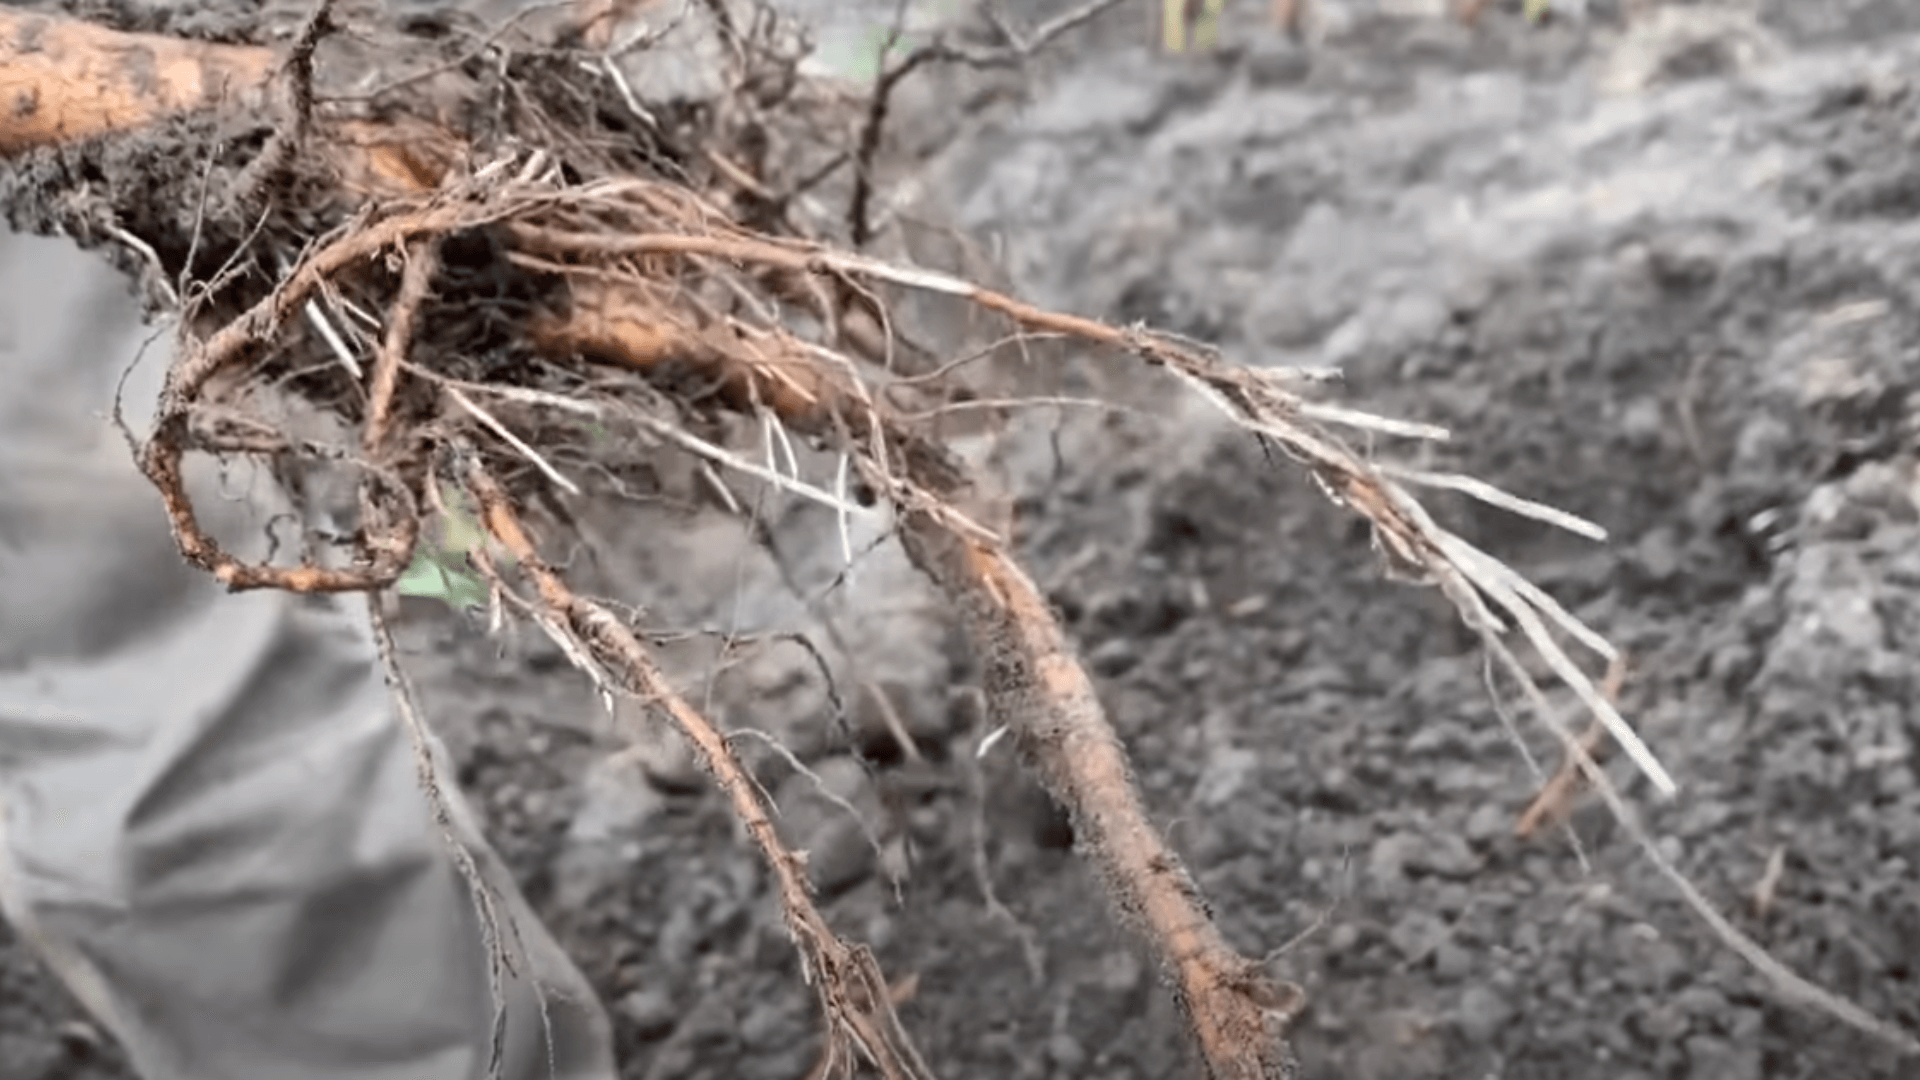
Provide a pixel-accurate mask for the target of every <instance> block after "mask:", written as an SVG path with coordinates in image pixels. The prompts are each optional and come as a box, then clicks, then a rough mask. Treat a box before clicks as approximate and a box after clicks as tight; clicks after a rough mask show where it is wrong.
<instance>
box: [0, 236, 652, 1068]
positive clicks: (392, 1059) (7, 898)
mask: <svg viewBox="0 0 1920 1080" xmlns="http://www.w3.org/2000/svg"><path fill="white" fill-rule="evenodd" d="M153 333H154V331H153V330H152V329H149V328H145V327H143V326H141V324H140V322H139V320H138V317H137V311H136V307H135V304H134V301H133V298H132V296H131V295H130V292H129V287H128V283H127V282H125V281H124V280H123V279H121V278H120V277H119V276H118V275H116V274H114V273H112V272H111V271H110V270H109V269H108V268H107V266H106V264H105V263H104V261H102V260H101V259H100V258H99V257H98V256H92V255H87V254H85V253H82V252H81V251H79V250H78V249H77V248H75V247H74V246H73V245H71V244H69V243H64V242H60V241H55V240H45V239H35V238H26V237H19V236H13V235H10V234H5V233H0V910H4V912H5V914H6V917H7V919H8V921H9V922H10V923H11V924H13V926H14V927H15V928H16V930H17V931H18V932H19V933H20V934H21V935H22V936H23V937H24V938H25V939H27V940H28V941H30V942H32V943H33V945H34V947H35V948H36V949H38V951H39V952H40V954H41V955H42V956H43V957H44V958H45V959H46V961H47V962H48V964H49V966H50V967H51V968H52V969H53V970H54V971H55V972H57V973H58V975H59V976H60V978H61V979H62V980H63V981H64V982H65V983H66V984H67V985H68V986H69V987H71V988H72V989H73V991H74V993H75V995H76V996H77V997H78V998H79V999H80V1000H81V1001H82V1002H83V1003H84V1004H85V1005H86V1007H87V1008H88V1009H89V1010H90V1011H91V1012H92V1013H94V1015H95V1016H96V1017H97V1018H98V1020H99V1021H100V1023H101V1024H102V1025H103V1026H105V1027H106V1028H107V1029H108V1030H110V1031H111V1032H112V1033H113V1034H114V1036H115V1037H116V1038H117V1039H119V1040H120V1042H121V1043H122V1044H123V1045H124V1046H125V1047H126V1049H127V1052H128V1054H129V1056H130V1057H131V1059H132V1061H133V1063H134V1065H135V1068H137V1069H138V1070H139V1071H140V1073H141V1075H142V1076H143V1077H145V1078H147V1080H321V1078H325V1080H475V1078H478V1077H482V1076H485V1075H486V1068H487V1058H488V1048H489V1045H490V1036H491V1030H492V1016H493V1009H492V1002H491V994H490V992H489V976H488V965H487V956H486V952H485V950H484V949H483V948H482V942H481V934H480V930H479V926H480V923H479V919H478V917H477V916H476V914H475V911H474V906H473V903H472V899H471V896H470V894H469V890H468V888H467V886H466V884H465V883H464V881H463V880H462V878H461V877H460V875H459V873H458V872H457V870H456V868H455V865H454V863H453V860H452V858H451V856H450V855H449V853H448V851H447V850H446V847H445V845H444V844H443V842H442V839H441V836H440V832H439V828H438V826H437V825H436V824H435V823H434V821H433V819H432V817H431V814H430V811H429V808H428V805H427V803H426V800H425V797H424V796H423V795H422V794H421V791H420V788H419V786H418V783H417V781H416V777H415V759H414V753H413V750H412V744H411V741H410V739H409V738H408V736H407V733H406V730H405V728H404V727H403V725H402V724H401V723H400V721H399V719H398V717H397V716H396V715H395V712H394V709H393V707H392V703H391V699H390V697H389V693H388V691H387V689H386V687H385V685H384V680H383V677H382V673H381V668H380V665H379V663H378V659H377V654H376V653H375V652H374V649H373V644H372V641H371V638H370V635H369V634H368V632H367V630H366V627H365V623H364V615H363V614H362V613H361V612H360V610H359V609H358V607H357V600H353V599H346V600H340V599H329V600H323V601H316V600H311V599H301V598H295V597H290V596H287V595H283V594H279V593H270V592H261V593H251V594H242V595H227V594H226V593H225V592H224V591H223V590H221V589H220V588H219V587H218V586H217V585H215V584H214V583H213V582H212V581H211V580H210V579H208V578H206V577H205V575H203V574H200V573H199V572H198V571H195V570H192V569H190V568H188V567H187V566H186V565H185V564H184V563H183V562H182V560H181V559H180V557H179V556H178V554H177V553H176V552H175V550H174V548H173V544H172V540H171V538H170V537H169V536H168V533H167V529H166V522H165V518H164V516H163V514H162V512H161V507H160V503H159V498H158V496H157V495H156V494H155V493H154V491H153V490H152V489H151V488H150V487H149V486H148V485H147V483H146V481H145V480H144V479H143V478H142V477H140V476H139V474H138V473H137V472H136V471H135V470H134V468H133V466H132V464H131V456H130V452H129V450H128V447H127V445H126V443H125V442H124V441H123V440H122V438H121V437H120V435H119V433H118V432H117V431H116V430H115V428H114V427H113V425H112V424H111V422H110V421H109V419H108V415H109V410H110V408H111V404H112V401H113V396H114V389H115V383H116V380H117V379H118V378H119V376H120V374H121V372H122V371H123V370H124V369H125V368H126V367H127V364H128V362H129V361H130V360H131V359H132V358H133V357H134V355H135V354H136V353H138V352H139V351H140V348H141V345H142V342H143V341H145V340H146V339H147V338H149V337H151V336H152V335H153ZM167 341H168V335H166V334H162V335H161V337H160V340H159V341H156V342H155V343H154V344H153V346H152V347H151V348H150V349H149V350H148V353H149V355H147V356H146V358H145V360H144V362H143V363H142V364H140V365H139V366H138V367H137V368H135V369H134V370H135V374H134V375H133V377H131V378H130V379H129V380H128V384H127V391H126V394H127V400H128V403H129V406H130V410H131V412H132V414H133V415H134V416H135V417H136V418H137V417H140V416H142V415H146V416H150V415H151V409H152V402H153V400H154V397H155V395H156V393H157V389H158V385H159V380H160V376H161V373H162V371H163V369H164V366H165V362H166V358H167V355H168V348H167ZM143 423H144V420H143V419H136V425H138V424H143ZM136 430H141V429H140V428H139V427H138V426H136ZM196 484H197V488H198V497H199V498H198V504H199V505H200V506H202V507H203V508H206V509H207V510H208V511H209V513H210V514H211V516H212V518H213V520H214V522H215V523H216V524H217V525H219V526H220V527H221V534H222V535H223V536H224V537H230V538H235V542H236V543H249V542H250V543H251V544H252V546H253V547H254V548H255V549H256V552H263V551H264V550H265V547H264V544H265V536H266V531H265V525H266V523H267V521H268V518H269V516H270V515H271V514H272V513H273V512H274V510H275V509H276V504H275V503H274V502H273V501H272V500H271V499H269V498H267V497H266V495H265V494H264V493H265V492H267V491H268V490H270V489H269V487H268V485H266V484H264V483H261V484H250V483H248V482H247V481H246V479H245V477H244V476H241V475H238V474H234V473H228V474H225V475H212V474H209V475H206V476H202V477H200V478H199V479H198V480H197V481H196ZM451 786H452V785H451V781H450V780H449V781H448V782H447V783H446V784H444V785H443V789H446V790H448V793H449V795H450V796H452V797H453V798H454V799H455V800H456V807H455V808H456V811H457V813H456V819H457V824H458V827H459V830H460V831H461V832H462V833H463V834H464V836H463V839H464V840H465V841H466V843H467V844H468V846H469V848H470V849H472V850H473V851H475V853H476V855H477V856H478V857H479V859H480V862H481V865H482V868H483V872H484V873H485V874H487V875H488V877H489V878H490V880H491V881H492V882H493V883H494V885H495V886H496V888H497V889H498V890H499V892H500V895H501V896H502V897H504V899H505V905H504V906H505V908H506V910H507V911H508V912H509V913H510V914H512V915H513V916H514V917H515V918H514V922H515V923H516V925H517V928H518V932H517V935H516V936H514V938H513V939H512V940H509V942H508V945H509V947H510V950H511V952H512V953H513V954H514V972H515V974H513V975H511V976H510V977H509V990H510V993H509V995H508V998H509V1003H510V1008H509V1013H508V1016H509V1035H508V1041H507V1059H506V1068H505V1075H506V1076H507V1077H510V1078H512V1080H536V1078H545V1077H556V1078H558V1080H612V1078H613V1076H614V1070H613V1064H612V1056H611V1040H610V1037H609V1031H608V1024H607V1020H606V1017H605V1014H604V1013H603V1012H602V1011H601V1009H600V1006H599V1004H598V1003H597V1002H596V1001H595V1000H594V998H593V995H592V993H591V991H590V989H589V988H588V987H587V986H586V984H585V982H584V980H583V979H582V978H581V976H580V975H579V973H578V971H577V970H576V969H575V968H574V966H573V965H572V964H571V963H570V962H569V961H568V960H567V959H566V957H565V956H564V955H563V954H562V953H561V951H560V949H559V948H558V946H557V945H556V944H555V943H554V942H553V940H552V939H551V938H550V937H549V936H548V935H547V934H546V932H545V931H544V929H543V928H542V927H541V926H540V925H539V924H538V922H537V921H536V920H535V918H534V917H533V916H532V914H531V913H530V912H529V911H528V910H527V908H526V905H525V903H524V901H523V900H521V899H520V897H519V894H518V892H517V891H516V890H515V888H514V885H513V883H512V881H511V880H510V879H509V877H508V876H507V875H506V874H505V872H504V871H503V869H502V868H501V866H500V865H499V862H498V860H497V858H496V857H495V856H494V855H493V854H492V853H491V851H490V849H488V848H487V847H486V846H485V845H484V842H483V841H482V840H481V839H480V837H479V836H478V834H477V831H476V830H475V829H474V827H473V825H472V823H471V820H470V818H469V816H468V812H467V811H466V809H465V807H464V805H463V804H459V803H458V802H457V799H458V796H457V794H456V793H454V792H452V791H451V790H450V789H451ZM537 988H543V990H544V992H542V991H541V990H540V989H537Z"/></svg>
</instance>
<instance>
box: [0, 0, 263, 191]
mask: <svg viewBox="0 0 1920 1080" xmlns="http://www.w3.org/2000/svg"><path fill="white" fill-rule="evenodd" d="M278 62H279V61H278V57H276V56H275V55H274V53H273V50H271V49H264V48H259V47H255V46H244V45H217V44H213V43H210V42H203V41H183V40H180V39H178V38H170V37H162V36H159V35H155V34H123V33H120V32H118V31H114V30H108V29H105V28H103V27H98V26H93V25H91V24H89V23H84V22H76V21H74V20H72V19H64V18H59V17H54V16H47V15H36V14H32V13H29V12H22V11H9V10H6V9H4V8H0V155H10V154H17V153H20V152H21V151H23V150H31V149H33V148H34V147H38V146H51V145H55V144H58V143H65V142H72V141H74V140H78V139H90V138H94V137H96V136H99V135H105V134H108V133H111V132H117V131H131V130H133V129H136V128H141V127H145V126H147V125H149V124H152V123H154V122H155V121H158V120H161V119H164V118H166V117H168V116H172V115H175V114H178V113H184V112H191V111H194V110H198V109H214V108H233V109H245V110H259V109H262V108H264V107H265V106H266V104H267V100H266V86H267V82H268V80H269V79H270V78H271V76H272V74H273V71H274V68H275V66H276V65H277V64H278Z"/></svg>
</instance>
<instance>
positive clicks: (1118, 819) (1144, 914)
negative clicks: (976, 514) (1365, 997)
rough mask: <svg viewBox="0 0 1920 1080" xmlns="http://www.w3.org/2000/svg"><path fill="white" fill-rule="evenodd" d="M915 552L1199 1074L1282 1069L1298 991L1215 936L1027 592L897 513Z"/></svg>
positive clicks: (1078, 675)
mask: <svg viewBox="0 0 1920 1080" xmlns="http://www.w3.org/2000/svg"><path fill="white" fill-rule="evenodd" d="M905 536H906V538H907V542H908V545H909V548H910V550H912V551H913V553H914V555H915V558H916V560H917V561H918V563H919V564H920V565H921V566H922V567H923V568H924V569H926V570H927V572H928V573H930V574H931V575H932V576H933V578H934V579H935V580H936V581H938V582H939V583H940V585H941V586H942V587H943V588H944V589H945V590H946V592H947V594H948V595H949V596H951V597H953V598H954V600H955V601H956V603H957V606H958V607H959V608H960V610H961V612H962V613H963V617H964V619H965V621H966V624H967V627H968V629H969V630H970V632H971V635H972V637H973V640H974V642H975V645H976V648H978V649H979V650H980V651H981V652H982V654H983V655H982V657H981V659H982V661H983V663H982V666H983V668H984V669H985V683H986V687H985V688H986V692H987V700H988V702H989V708H990V712H991V714H992V716H993V719H994V720H996V721H998V722H1000V723H1004V724H1006V725H1008V727H1009V728H1010V729H1011V730H1013V731H1014V732H1015V733H1016V736H1015V737H1016V740H1017V744H1018V745H1019V747H1020V750H1021V752H1022V754H1023V756H1024V757H1025V758H1026V760H1028V761H1029V762H1031V763H1032V764H1033V766H1034V767H1035V769H1036V771H1037V772H1038V773H1039V775H1040V778H1041V779H1042V781H1043V782H1044V783H1045V784H1046V786H1047V788H1048V790H1049V791H1051V792H1052V793H1053V794H1054V796H1055V797H1056V798H1057V799H1059V801H1060V802H1061V804H1062V805H1064V806H1065V807H1067V808H1068V811H1069V813H1070V814H1071V815H1072V818H1073V823H1074V834H1075V836H1076V838H1077V840H1078V842H1079V843H1080V844H1082V845H1083V846H1084V848H1085V851H1086V854H1087V856H1088V857H1089V858H1091V859H1092V860H1093V862H1094V864H1095V867H1096V869H1097V870H1098V871H1099V873H1100V877H1101V879H1102V881H1103V883H1104V884H1105V886H1106V889H1107V892H1108V895H1109V897H1110V898H1111V900H1112V902H1113V903H1114V905H1115V906H1116V907H1117V908H1118V909H1119V912H1120V916H1121V918H1122V919H1123V920H1124V921H1125V922H1126V923H1128V924H1129V925H1130V926H1132V927H1133V928H1134V929H1135V930H1136V931H1137V932H1139V933H1140V935H1141V936H1142V937H1143V938H1144V939H1145V940H1146V941H1147V943H1148V944H1149V946H1150V947H1151V948H1152V949H1153V951H1154V954H1155V958H1156V959H1157V960H1158V961H1159V963H1160V967H1161V969H1162V971H1163V972H1164V973H1165V974H1166V976H1167V978H1168V981H1169V982H1171V983H1172V985H1173V988H1174V991H1175V994H1176V995H1177V997H1178V1000H1179V1002H1180V1005H1181V1007H1182V1009H1183V1011H1184V1012H1185V1013H1186V1016H1187V1020H1188V1024H1189V1026H1190V1028H1191V1030H1192V1032H1193V1036H1194V1039H1195V1042H1196V1043H1197V1044H1198V1046H1199V1050H1200V1053H1201V1055H1202V1057H1203V1058H1204V1059H1205V1061H1206V1065H1207V1071H1208V1075H1209V1076H1211V1077H1215V1078H1218V1080H1268V1078H1276V1077H1291V1076H1293V1075H1294V1069H1295V1066H1294V1064H1293V1059H1292V1056H1291V1054H1290V1053H1289V1051H1288V1048H1287V1043H1286V1031H1287V1027H1288V1025H1289V1024H1290V1023H1291V1022H1292V1020H1293V1019H1294V1017H1295V1016H1296V1015H1298V1014H1299V1012H1300V1011H1301V1010H1302V1009H1303V1008H1304V1007H1305V1005H1306V994H1305V993H1304V992H1303V991H1302V990H1301V989H1300V988H1299V987H1298V986H1295V985H1293V984H1292V983H1287V982H1282V981H1280V980H1277V979H1275V978H1274V977H1273V976H1272V975H1270V974H1269V973H1268V972H1267V971H1266V969H1265V967H1264V965H1262V964H1261V963H1260V962H1259V961H1256V960H1253V959H1250V958H1248V957H1244V956H1242V955H1240V954H1239V953H1238V952H1236V951H1234V949H1233V948H1232V947H1231V946H1230V945H1228V944H1227V942H1226V939H1225V938H1223V937H1222V936H1221V933H1220V929H1219V927H1217V926H1216V925H1214V923H1213V920H1212V919H1211V918H1210V917H1209V915H1208V912H1207V907H1206V902H1205V900H1204V899H1203V898H1202V897H1201V895H1200V891H1199V888H1198V886H1196V885H1195V884H1194V881H1193V879H1192V878H1191V877H1190V876H1189V875H1188V874H1187V872H1186V869H1185V868H1184V867H1183V866H1182V865H1181V863H1180V859H1179V857H1178V856H1177V855H1176V854H1175V853H1174V852H1173V850H1172V848H1170V847H1169V846H1168V845H1167V842H1166V840H1165V838H1164V837H1162V836H1161V835H1160V834H1159V832H1158V830H1156V829H1155V828H1154V827H1153V824H1152V823H1151V821H1149V819H1148V818H1147V814H1146V808H1145V807H1144V806H1143V805H1142V803H1141V801H1140V797H1139V794H1138V792H1137V789H1136V788H1135V785H1134V783H1133V775H1132V769H1131V767H1130V766H1129V764H1128V761H1127V755H1126V751H1125V750H1124V749H1123V748H1122V746H1121V744H1120V739H1119V736H1118V735H1116V734H1115V732H1114V730H1113V727H1112V725H1111V724H1109V723H1108V722H1107V718H1106V715H1105V713H1104V711H1103V710H1102V709H1101V707H1100V702H1099V699H1098V698H1097V697H1096V696H1095V694H1094V690H1093V682H1092V680H1091V679H1090V678H1089V677H1088V675H1087V672H1086V669H1085V668H1084V667H1082V666H1081V664H1080V661H1079V659H1078V657H1077V656H1076V655H1075V653H1074V650H1073V648H1072V646H1071V645H1070V644H1069V643H1068V641H1067V639H1066V635H1065V633H1064V632H1063V631H1062V629H1061V627H1060V624H1059V622H1058V620H1057V619H1055V618H1054V616H1053V613H1052V611H1051V610H1049V608H1048V607H1047V604H1046V601H1045V599H1044V598H1043V597H1042V596H1041V595H1040V590H1039V588H1038V587H1037V586H1035V585H1034V583H1033V580H1032V579H1031V578H1030V577H1028V576H1027V574H1026V573H1025V571H1023V570H1021V569H1020V567H1019V566H1018V565H1017V564H1016V563H1015V562H1014V561H1013V559H1012V558H1010V557H1009V556H1008V555H1007V554H1006V553H1005V552H1004V551H1002V550H999V549H998V548H995V547H989V546H984V545H980V544H977V543H973V542H969V541H967V540H965V539H962V538H958V537H954V536H953V535H952V534H950V533H949V532H947V531H946V530H945V529H944V528H942V527H941V525H940V524H939V523H938V522H937V521H934V520H932V519H930V518H926V517H910V518H909V520H908V521H907V523H906V526H905Z"/></svg>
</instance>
